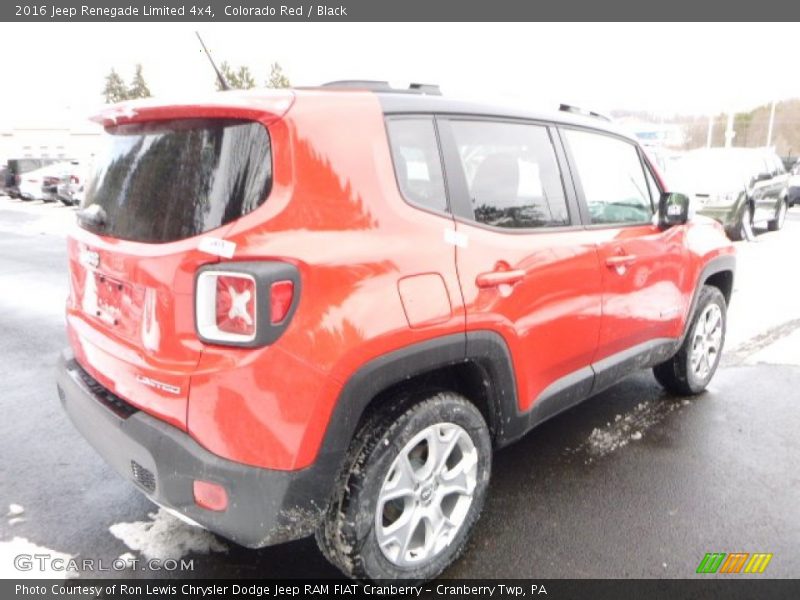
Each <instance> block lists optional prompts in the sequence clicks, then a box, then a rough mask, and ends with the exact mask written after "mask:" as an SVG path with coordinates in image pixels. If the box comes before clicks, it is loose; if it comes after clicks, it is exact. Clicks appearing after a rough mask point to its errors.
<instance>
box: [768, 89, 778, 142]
mask: <svg viewBox="0 0 800 600" xmlns="http://www.w3.org/2000/svg"><path fill="white" fill-rule="evenodd" d="M775 104H776V101H775V100H773V101H772V108H771V109H770V111H769V127H768V128H767V148H769V147H770V146H772V126H773V125H774V124H775Z"/></svg>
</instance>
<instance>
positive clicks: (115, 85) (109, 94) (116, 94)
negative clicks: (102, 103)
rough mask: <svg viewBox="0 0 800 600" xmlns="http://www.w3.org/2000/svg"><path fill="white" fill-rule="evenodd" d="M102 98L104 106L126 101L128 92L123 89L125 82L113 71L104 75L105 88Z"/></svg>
mask: <svg viewBox="0 0 800 600" xmlns="http://www.w3.org/2000/svg"><path fill="white" fill-rule="evenodd" d="M103 96H105V99H106V104H113V103H114V102H122V101H123V100H127V99H128V90H126V89H125V82H124V81H122V77H120V76H119V73H117V71H116V70H115V69H111V72H110V73H109V74H108V75H106V86H105V88H103Z"/></svg>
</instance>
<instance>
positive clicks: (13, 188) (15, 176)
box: [5, 158, 64, 198]
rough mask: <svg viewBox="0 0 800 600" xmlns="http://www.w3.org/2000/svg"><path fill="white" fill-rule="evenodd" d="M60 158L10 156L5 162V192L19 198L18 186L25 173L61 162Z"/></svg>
mask: <svg viewBox="0 0 800 600" xmlns="http://www.w3.org/2000/svg"><path fill="white" fill-rule="evenodd" d="M63 160H64V159H61V158H12V159H10V160H9V161H8V163H7V164H6V169H7V171H6V176H5V187H6V193H7V194H8V195H9V196H11V197H12V198H21V194H20V190H19V186H20V183H22V178H23V176H25V175H26V174H27V173H30V172H31V171H35V170H37V169H41V168H42V167H46V166H48V165H52V164H55V163H58V162H63Z"/></svg>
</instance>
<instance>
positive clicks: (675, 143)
mask: <svg viewBox="0 0 800 600" xmlns="http://www.w3.org/2000/svg"><path fill="white" fill-rule="evenodd" d="M617 122H618V123H620V124H621V125H622V126H623V127H625V128H626V129H627V130H628V131H629V132H631V133H632V134H633V135H634V136H636V138H637V139H638V140H639V141H640V142H641V143H642V144H644V145H646V146H655V147H659V148H680V147H681V146H683V144H684V143H685V142H686V131H685V129H684V127H683V126H682V125H675V124H672V123H651V122H647V121H642V120H640V119H630V118H629V119H625V118H623V119H618V120H617Z"/></svg>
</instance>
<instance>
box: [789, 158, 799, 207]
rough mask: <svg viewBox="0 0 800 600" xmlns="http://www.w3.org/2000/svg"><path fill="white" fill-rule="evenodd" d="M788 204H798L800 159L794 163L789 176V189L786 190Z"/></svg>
mask: <svg viewBox="0 0 800 600" xmlns="http://www.w3.org/2000/svg"><path fill="white" fill-rule="evenodd" d="M787 197H788V199H789V206H794V205H795V204H800V159H798V161H797V162H796V163H794V167H792V172H791V175H790V177H789V191H788V192H787Z"/></svg>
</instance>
